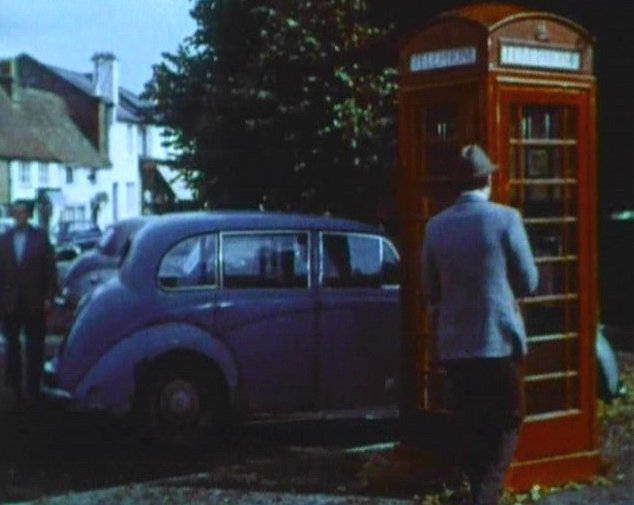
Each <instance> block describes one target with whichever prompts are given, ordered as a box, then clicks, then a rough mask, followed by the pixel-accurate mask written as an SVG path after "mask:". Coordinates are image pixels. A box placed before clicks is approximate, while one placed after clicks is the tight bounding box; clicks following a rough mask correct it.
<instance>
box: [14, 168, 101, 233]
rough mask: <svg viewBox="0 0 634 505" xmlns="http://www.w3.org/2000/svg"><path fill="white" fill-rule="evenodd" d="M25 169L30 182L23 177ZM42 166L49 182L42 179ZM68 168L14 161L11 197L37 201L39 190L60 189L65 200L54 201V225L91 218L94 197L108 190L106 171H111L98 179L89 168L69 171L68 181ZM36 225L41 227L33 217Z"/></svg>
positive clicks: (52, 218) (96, 173) (98, 173)
mask: <svg viewBox="0 0 634 505" xmlns="http://www.w3.org/2000/svg"><path fill="white" fill-rule="evenodd" d="M22 166H24V167H25V169H24V170H25V172H26V173H28V174H29V176H28V180H26V179H24V178H23V177H22V170H23V169H22V168H21V167H22ZM40 166H43V167H45V172H46V173H47V177H46V179H41V178H40ZM67 170H68V169H67V167H66V166H65V165H63V164H60V163H56V162H46V163H44V162H37V161H26V160H13V161H11V162H9V171H10V190H9V191H10V195H11V200H16V199H20V198H24V199H27V200H34V199H35V198H36V197H37V191H38V189H40V188H50V189H54V190H55V189H57V190H60V191H61V195H62V197H63V201H60V202H54V206H53V209H52V215H51V223H50V224H51V225H54V224H55V223H56V222H57V221H59V220H63V219H69V218H74V219H81V218H83V219H90V216H91V208H90V202H91V200H92V198H93V197H94V196H95V194H97V193H98V192H100V191H105V190H106V187H104V185H103V183H104V180H105V178H106V177H104V172H108V169H98V170H96V171H95V177H94V178H93V177H91V174H92V173H93V170H92V169H90V168H86V167H73V168H71V169H70V172H71V174H72V175H71V179H68V178H67ZM33 218H34V219H33V222H34V223H35V224H39V223H38V221H37V215H34V216H33Z"/></svg>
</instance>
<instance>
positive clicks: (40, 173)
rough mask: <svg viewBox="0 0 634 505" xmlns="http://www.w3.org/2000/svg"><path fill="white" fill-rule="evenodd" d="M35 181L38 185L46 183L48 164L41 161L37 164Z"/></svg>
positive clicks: (45, 184)
mask: <svg viewBox="0 0 634 505" xmlns="http://www.w3.org/2000/svg"><path fill="white" fill-rule="evenodd" d="M37 182H38V183H39V185H40V186H47V185H48V165H47V164H46V163H44V162H42V161H40V162H39V163H38V164H37Z"/></svg>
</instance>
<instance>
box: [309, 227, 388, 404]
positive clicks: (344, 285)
mask: <svg viewBox="0 0 634 505" xmlns="http://www.w3.org/2000/svg"><path fill="white" fill-rule="evenodd" d="M319 240H320V247H319V268H320V270H319V293H318V328H319V393H320V408H322V409H324V410H350V409H367V408H380V409H382V408H387V407H390V408H391V407H395V406H396V405H397V401H398V399H397V393H398V387H399V372H400V368H399V357H400V302H399V289H398V287H399V286H398V255H397V253H396V250H395V248H394V246H393V245H392V244H391V243H390V242H389V241H388V240H387V239H385V238H384V237H381V236H378V235H371V234H355V233H329V232H323V233H321V234H320V239H319Z"/></svg>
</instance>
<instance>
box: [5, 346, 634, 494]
mask: <svg viewBox="0 0 634 505" xmlns="http://www.w3.org/2000/svg"><path fill="white" fill-rule="evenodd" d="M618 358H619V363H620V366H621V373H622V376H623V378H624V379H625V381H626V382H627V385H628V390H629V393H628V395H627V396H626V397H625V398H622V399H619V400H616V401H614V402H613V403H612V404H610V405H603V404H600V408H599V414H600V415H599V423H600V428H601V435H602V438H601V441H602V455H603V457H604V459H605V461H606V465H605V472H604V474H603V475H600V476H598V477H596V478H595V479H594V480H593V481H592V482H591V483H590V484H583V485H580V484H574V483H571V484H569V485H567V486H564V487H563V488H550V489H541V488H534V489H533V490H531V492H529V493H523V494H515V495H507V496H506V497H505V500H504V503H505V505H515V504H531V503H541V504H543V505H582V504H583V505H590V504H597V505H632V504H634V492H633V487H634V475H633V467H634V461H633V458H634V451H633V433H632V427H633V422H634V354H633V353H619V354H618ZM0 368H1V366H0ZM0 372H1V370H0ZM6 399H7V394H6V391H4V390H2V388H1V387H0V422H2V423H3V424H2V426H1V427H0V444H1V445H0V454H1V456H0V504H3V503H13V502H20V501H28V500H36V501H35V502H32V503H40V504H47V505H53V504H55V505H57V504H64V505H88V504H102V505H105V504H111V503H112V504H116V505H127V504H128V503H134V504H136V505H143V504H150V503H152V504H155V503H166V504H167V503H172V504H182V505H185V504H192V505H194V504H197V503H213V504H216V503H217V504H240V505H242V504H247V503H251V504H260V503H262V504H264V503H277V504H281V505H307V504H315V505H331V504H332V505H342V504H346V505H353V504H358V505H404V504H416V505H458V504H461V503H463V501H464V497H465V495H466V490H465V488H464V487H463V486H461V484H460V483H459V482H457V481H456V480H455V479H454V480H453V481H452V480H448V481H443V480H441V479H438V478H433V476H431V477H432V478H429V479H427V481H426V482H425V483H423V481H422V480H421V481H417V482H416V485H410V486H408V485H403V484H399V485H390V486H385V485H384V483H383V484H380V483H378V480H377V479H376V473H377V468H379V469H380V468H381V464H383V463H385V461H389V458H388V455H389V454H390V450H391V449H392V447H393V445H392V444H391V441H393V440H394V439H395V438H396V426H395V423H393V422H392V423H366V422H356V423H355V422H352V423H343V424H333V425H330V426H328V427H326V428H324V427H323V425H317V424H316V425H311V424H301V425H290V426H289V425H282V426H278V425H269V426H267V425H262V426H251V427H247V428H245V429H244V430H242V431H240V432H239V433H237V434H235V435H236V436H235V438H234V439H232V440H231V441H230V442H229V443H228V444H226V446H224V447H221V448H220V450H219V451H217V452H215V453H212V454H205V455H199V456H197V457H195V458H191V457H188V458H182V457H174V455H168V454H165V453H162V452H160V451H159V450H157V449H156V448H153V447H151V446H147V445H143V444H141V443H139V442H138V441H137V440H136V438H135V437H133V436H132V434H131V433H130V432H129V430H128V429H127V427H126V426H125V425H120V424H116V423H115V424H113V423H112V422H110V420H107V419H103V418H85V417H74V416H71V417H67V416H63V415H60V416H57V415H53V414H50V413H47V414H46V415H39V416H32V415H16V414H15V413H12V412H10V411H7V410H6ZM3 409H4V410H3ZM368 445H369V447H368ZM359 447H364V450H358V448H359ZM179 476H181V477H179ZM428 477H429V476H428ZM143 482H145V483H146V484H139V483H143ZM91 489H100V490H99V491H95V492H88V493H85V492H86V491H88V490H91ZM68 493H71V494H68ZM47 496H48V497H51V496H58V497H57V498H51V499H47V498H44V497H47Z"/></svg>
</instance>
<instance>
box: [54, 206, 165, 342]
mask: <svg viewBox="0 0 634 505" xmlns="http://www.w3.org/2000/svg"><path fill="white" fill-rule="evenodd" d="M153 219H157V217H156V216H141V217H133V218H129V219H123V220H121V221H117V222H116V223H113V224H111V225H109V226H108V227H107V228H106V229H105V230H104V232H103V234H102V235H101V237H100V238H99V241H98V242H97V244H96V246H95V247H94V248H93V249H90V250H88V251H85V252H84V253H82V254H80V255H79V256H78V257H76V258H74V259H73V260H72V262H70V263H69V264H68V266H65V267H64V265H65V263H66V262H63V261H60V260H58V262H57V268H58V275H59V281H60V282H59V283H60V291H61V294H62V296H61V298H60V299H59V300H58V303H57V304H56V306H55V307H54V309H53V310H52V311H51V312H50V313H49V315H48V318H47V329H48V332H49V333H58V334H62V333H65V332H66V330H67V329H68V328H67V327H68V324H69V323H70V321H71V318H72V314H73V311H74V310H75V307H76V306H77V303H78V302H79V300H80V299H81V297H82V296H84V295H85V294H86V293H88V292H89V291H91V290H92V289H94V288H95V287H96V286H97V285H99V284H101V283H102V282H105V281H106V280H108V279H109V278H110V277H112V276H113V275H115V274H116V272H117V269H118V268H119V263H120V262H121V258H122V256H123V253H124V251H125V249H126V247H127V246H128V245H129V241H130V239H131V237H132V236H133V235H134V234H135V233H136V232H137V231H138V230H139V229H140V228H141V227H142V226H143V225H145V224H146V223H148V222H150V221H151V220H153ZM70 247H72V248H74V249H77V250H78V248H77V247H76V246H65V248H66V249H69V248H70ZM58 250H61V249H60V248H58ZM79 252H81V251H79Z"/></svg>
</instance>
